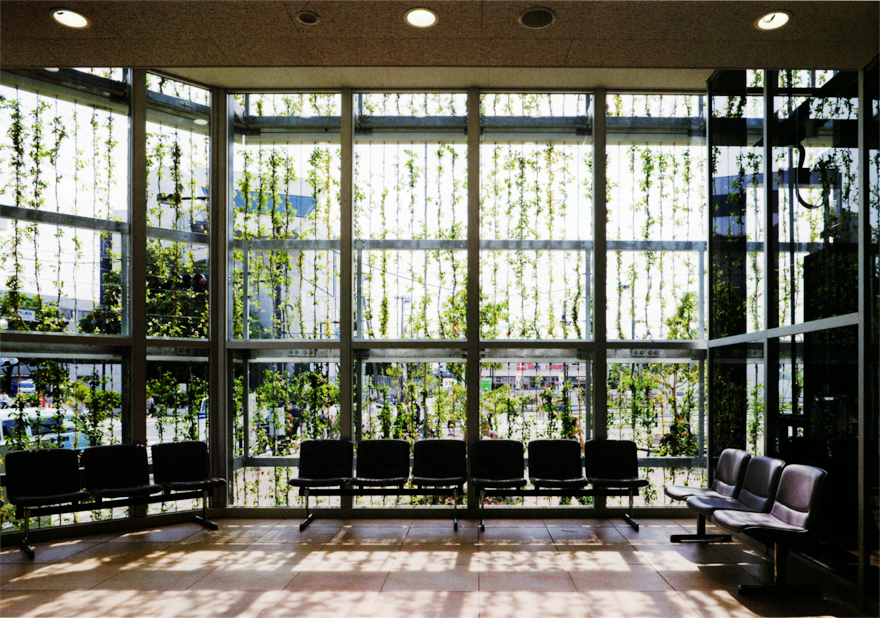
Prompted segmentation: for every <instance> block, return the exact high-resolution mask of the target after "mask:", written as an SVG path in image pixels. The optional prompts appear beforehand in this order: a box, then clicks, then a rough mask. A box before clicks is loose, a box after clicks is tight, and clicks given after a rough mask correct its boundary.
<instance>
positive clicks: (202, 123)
mask: <svg viewBox="0 0 880 618" xmlns="http://www.w3.org/2000/svg"><path fill="white" fill-rule="evenodd" d="M193 122H194V123H196V124H197V125H199V126H200V127H203V126H205V125H206V124H208V121H207V120H206V119H205V118H196V119H195V120H193Z"/></svg>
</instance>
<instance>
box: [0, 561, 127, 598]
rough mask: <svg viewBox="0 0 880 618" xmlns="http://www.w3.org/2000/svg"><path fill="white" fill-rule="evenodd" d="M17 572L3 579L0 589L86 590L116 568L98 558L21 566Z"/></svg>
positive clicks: (110, 575)
mask: <svg viewBox="0 0 880 618" xmlns="http://www.w3.org/2000/svg"><path fill="white" fill-rule="evenodd" d="M22 568H23V570H22V571H21V572H20V573H18V574H17V575H15V576H13V577H10V578H9V579H8V580H5V581H4V584H3V586H2V587H0V591H3V592H4V593H5V591H7V590H88V589H89V588H93V587H95V586H97V585H98V584H100V583H101V582H104V581H106V580H108V579H110V578H112V577H114V576H115V575H116V574H117V573H118V572H119V567H118V566H117V565H109V564H102V563H100V562H99V561H97V560H85V561H82V562H78V563H75V564H74V563H58V564H51V565H33V566H32V567H26V566H23V567H22Z"/></svg>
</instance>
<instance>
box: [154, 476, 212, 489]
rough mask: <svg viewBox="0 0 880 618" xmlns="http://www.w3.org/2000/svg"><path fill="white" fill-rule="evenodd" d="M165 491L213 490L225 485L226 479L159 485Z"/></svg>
mask: <svg viewBox="0 0 880 618" xmlns="http://www.w3.org/2000/svg"><path fill="white" fill-rule="evenodd" d="M159 485H161V486H162V487H163V489H165V491H196V490H201V489H214V488H215V487H223V486H225V485H226V479H221V478H207V479H201V480H198V481H168V482H164V483H159Z"/></svg>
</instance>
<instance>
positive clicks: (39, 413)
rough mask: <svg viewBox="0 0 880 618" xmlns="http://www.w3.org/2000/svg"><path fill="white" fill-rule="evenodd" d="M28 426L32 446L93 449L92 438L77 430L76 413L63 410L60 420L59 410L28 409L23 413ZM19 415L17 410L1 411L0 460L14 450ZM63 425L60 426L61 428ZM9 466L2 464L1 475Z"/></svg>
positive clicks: (0, 467)
mask: <svg viewBox="0 0 880 618" xmlns="http://www.w3.org/2000/svg"><path fill="white" fill-rule="evenodd" d="M23 413H24V418H25V423H24V426H23V430H24V437H26V438H27V441H28V444H30V445H31V446H37V444H38V445H39V446H41V447H45V448H54V447H56V446H57V445H58V440H60V441H61V448H76V449H80V448H85V447H87V446H88V445H89V440H88V436H86V435H85V434H84V433H82V432H80V431H78V430H77V427H76V413H75V412H74V411H73V410H61V413H60V419H59V411H58V409H57V408H34V407H28V408H24V410H23ZM18 415H19V411H18V410H17V409H15V408H6V409H3V410H0V458H3V460H5V459H6V453H8V452H9V451H11V450H13V449H14V446H13V445H14V438H15V436H16V431H17V427H18V418H19V417H18ZM59 422H60V426H59ZM4 470H5V466H4V465H3V464H0V473H2V472H3V471H4Z"/></svg>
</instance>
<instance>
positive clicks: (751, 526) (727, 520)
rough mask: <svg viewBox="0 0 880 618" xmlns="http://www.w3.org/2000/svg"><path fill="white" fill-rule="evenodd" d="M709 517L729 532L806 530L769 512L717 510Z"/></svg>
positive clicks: (797, 532) (799, 531)
mask: <svg viewBox="0 0 880 618" xmlns="http://www.w3.org/2000/svg"><path fill="white" fill-rule="evenodd" d="M709 519H710V520H711V521H713V522H715V523H716V524H718V525H719V526H721V527H722V528H726V529H727V530H730V531H731V532H751V531H758V530H763V531H767V532H773V533H786V532H788V533H793V534H800V533H803V532H805V531H806V530H805V529H804V528H802V527H800V526H795V525H792V524H787V523H785V522H784V521H782V520H781V519H778V518H776V517H774V516H773V515H771V514H770V513H755V512H754V511H731V510H719V511H715V512H714V513H712V515H711V516H710V518H709Z"/></svg>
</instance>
